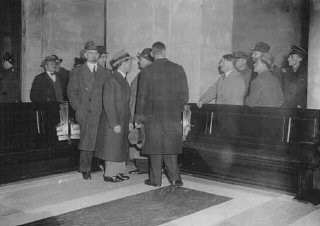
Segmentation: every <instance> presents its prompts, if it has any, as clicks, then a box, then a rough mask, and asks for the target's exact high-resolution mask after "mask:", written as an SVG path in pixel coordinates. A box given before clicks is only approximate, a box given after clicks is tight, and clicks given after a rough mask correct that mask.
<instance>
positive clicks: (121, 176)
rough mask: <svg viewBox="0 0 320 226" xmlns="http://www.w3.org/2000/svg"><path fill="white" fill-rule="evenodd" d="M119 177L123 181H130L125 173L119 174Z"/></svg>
mask: <svg viewBox="0 0 320 226" xmlns="http://www.w3.org/2000/svg"><path fill="white" fill-rule="evenodd" d="M117 177H120V178H121V179H122V180H129V179H130V177H128V176H126V175H124V174H123V173H118V175H117Z"/></svg>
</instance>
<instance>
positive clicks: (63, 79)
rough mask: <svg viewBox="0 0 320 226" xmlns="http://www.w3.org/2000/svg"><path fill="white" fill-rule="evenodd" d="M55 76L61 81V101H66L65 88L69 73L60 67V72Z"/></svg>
mask: <svg viewBox="0 0 320 226" xmlns="http://www.w3.org/2000/svg"><path fill="white" fill-rule="evenodd" d="M57 74H58V76H59V78H60V81H61V88H62V95H63V99H64V100H66V101H68V94H67V87H68V83H69V76H70V71H69V70H67V69H65V68H63V67H60V70H59V71H58V72H57Z"/></svg>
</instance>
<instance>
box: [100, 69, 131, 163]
mask: <svg viewBox="0 0 320 226" xmlns="http://www.w3.org/2000/svg"><path fill="white" fill-rule="evenodd" d="M129 101H130V87H129V84H128V82H127V80H126V79H125V78H124V77H123V76H122V75H121V74H120V73H119V72H118V71H115V72H113V73H112V75H111V76H108V77H107V78H106V81H105V83H104V89H103V111H102V115H101V120H100V125H99V132H98V138H97V146H96V157H97V158H99V159H103V160H105V161H112V162H123V161H126V160H127V159H128V156H129V143H128V133H129V122H130V121H132V120H131V119H130V118H131V114H130V105H129ZM116 125H120V126H121V132H120V133H115V132H114V131H113V128H114V127H115V126H116Z"/></svg>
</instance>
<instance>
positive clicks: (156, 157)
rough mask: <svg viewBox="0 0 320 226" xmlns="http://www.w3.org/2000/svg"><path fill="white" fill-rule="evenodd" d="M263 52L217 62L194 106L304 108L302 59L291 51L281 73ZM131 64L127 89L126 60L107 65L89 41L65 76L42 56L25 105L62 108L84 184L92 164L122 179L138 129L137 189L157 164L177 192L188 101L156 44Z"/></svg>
mask: <svg viewBox="0 0 320 226" xmlns="http://www.w3.org/2000/svg"><path fill="white" fill-rule="evenodd" d="M269 50H270V46H269V45H268V44H267V43H264V42H258V43H256V45H255V47H254V49H253V52H252V55H251V56H249V55H247V54H246V53H244V52H241V51H237V52H235V53H233V54H226V55H223V56H222V58H221V60H220V62H219V68H218V70H219V73H220V74H221V76H220V77H219V78H218V79H217V81H216V82H215V83H214V84H213V86H211V87H210V88H209V89H208V90H207V91H206V92H205V93H204V95H203V96H202V97H201V98H200V100H199V102H198V103H197V105H198V107H201V106H202V105H203V104H205V103H209V102H210V101H212V100H214V101H215V103H216V104H230V105H248V106H263V107H292V108H305V107H306V95H307V73H306V63H305V62H306V60H307V52H306V51H305V50H304V49H303V48H301V47H298V46H292V48H291V50H290V53H289V54H288V58H287V60H286V62H287V66H286V67H282V68H278V67H277V66H275V65H274V63H273V57H272V55H271V54H270V53H269ZM137 57H138V59H139V61H138V66H139V69H140V72H139V74H138V75H137V76H136V77H135V79H134V80H133V81H132V83H131V86H130V85H129V83H128V79H127V75H128V73H129V72H130V71H131V68H132V60H133V58H134V57H132V56H131V55H130V54H129V53H128V52H126V51H124V50H121V51H119V52H117V53H115V54H114V55H113V56H112V59H111V61H110V62H107V52H106V48H105V47H104V46H97V45H95V43H94V42H92V41H89V42H87V43H85V46H84V49H83V50H81V52H80V58H76V59H75V66H74V68H73V69H72V71H71V72H69V71H67V70H66V69H64V68H62V67H61V66H60V64H61V62H62V59H60V58H58V57H57V56H56V55H51V56H47V57H46V58H45V59H44V60H43V62H42V63H41V66H42V67H43V68H44V69H45V72H43V73H41V74H39V75H37V76H36V77H35V79H34V81H33V84H32V88H31V92H30V99H31V101H35V102H43V101H69V102H70V105H71V107H72V108H73V109H74V111H75V119H76V121H77V122H78V123H79V124H80V142H79V150H80V166H79V171H80V172H81V173H82V177H83V178H84V179H86V180H88V179H91V164H92V159H93V157H96V158H98V159H100V160H102V161H103V163H104V164H103V168H104V177H103V178H104V180H105V181H106V182H121V181H124V180H128V179H129V175H128V174H126V170H125V169H126V161H127V160H128V159H129V146H130V145H129V142H128V134H129V132H130V131H132V130H133V129H134V127H136V128H141V127H143V128H144V129H145V143H144V146H143V148H142V150H141V153H142V154H144V155H146V156H148V159H149V167H145V168H149V169H148V173H149V178H148V179H147V180H145V184H147V185H151V186H161V183H162V181H161V180H162V172H163V169H162V166H163V165H164V166H165V170H164V172H166V173H167V177H168V179H169V182H170V183H171V184H174V185H177V186H181V185H182V184H183V182H182V179H181V176H180V173H179V166H178V160H177V155H178V154H179V153H181V152H182V125H181V113H182V111H183V108H184V105H185V104H187V102H188V98H189V93H188V84H187V78H186V74H185V71H184V69H183V67H182V66H180V65H178V64H175V63H173V62H171V61H169V60H168V59H167V58H166V47H165V45H164V44H163V43H162V42H156V43H154V44H153V45H152V47H151V48H145V49H143V50H142V52H141V53H140V54H138V56H137ZM107 65H109V66H110V67H111V68H108V67H107ZM69 73H70V76H69ZM144 162H145V161H144ZM144 165H146V164H144ZM147 165H148V164H147ZM138 171H139V170H138ZM144 171H146V169H144Z"/></svg>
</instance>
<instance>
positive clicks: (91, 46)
mask: <svg viewBox="0 0 320 226" xmlns="http://www.w3.org/2000/svg"><path fill="white" fill-rule="evenodd" d="M84 49H85V50H98V48H97V46H96V44H95V43H94V42H93V41H88V42H86V43H85V44H84Z"/></svg>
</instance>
